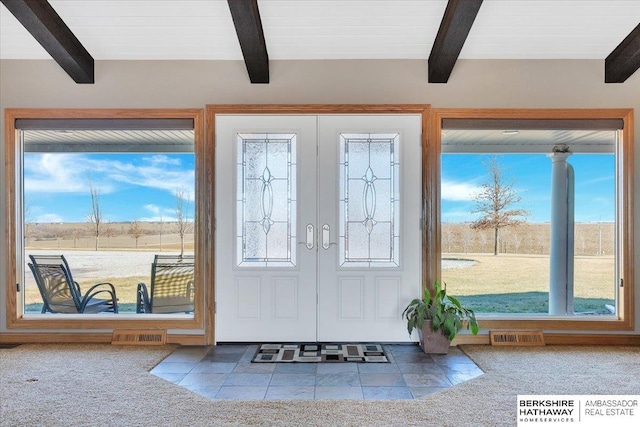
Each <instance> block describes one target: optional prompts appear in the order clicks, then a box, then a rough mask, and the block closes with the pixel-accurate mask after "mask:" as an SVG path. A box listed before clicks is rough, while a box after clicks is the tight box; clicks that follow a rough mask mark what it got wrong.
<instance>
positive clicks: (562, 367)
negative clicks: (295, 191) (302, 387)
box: [0, 345, 640, 426]
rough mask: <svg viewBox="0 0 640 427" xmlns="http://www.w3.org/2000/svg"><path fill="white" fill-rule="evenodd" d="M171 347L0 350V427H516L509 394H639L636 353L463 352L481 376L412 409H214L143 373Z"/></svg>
mask: <svg viewBox="0 0 640 427" xmlns="http://www.w3.org/2000/svg"><path fill="white" fill-rule="evenodd" d="M172 349H173V348H172V347H118V346H110V345H22V346H19V347H16V348H13V349H2V350H0V425H1V426H218V425H220V426H230V425H248V426H249V425H260V426H288V425H297V426H414V425H415V426H417V425H420V426H514V425H515V423H516V418H515V415H516V408H515V404H516V395H517V394H635V395H638V394H640V380H639V379H640V347H613V348H604V347H542V348H539V347H535V348H504V347H503V348H494V347H488V346H465V347H464V348H463V349H464V351H466V352H467V353H468V354H469V356H470V357H471V358H472V359H473V360H475V361H476V363H477V364H478V365H479V366H480V367H481V368H482V369H483V370H484V371H485V372H486V373H485V375H483V376H481V377H478V378H476V379H474V380H471V381H468V382H465V383H463V384H461V385H458V386H456V387H452V388H450V389H447V390H445V391H443V392H439V393H436V394H432V395H429V396H427V397H425V398H423V399H420V400H413V401H353V400H337V401H331V400H326V401H313V400H309V401H306V400H301V401H212V400H209V399H207V398H205V397H202V396H200V395H198V394H195V393H192V392H190V391H188V390H186V389H183V388H181V387H178V386H176V385H173V384H171V383H169V382H166V381H164V380H162V379H160V378H157V377H155V376H153V375H151V374H149V373H148V372H147V370H148V369H150V368H151V367H153V366H154V365H155V364H156V363H158V362H159V361H160V360H162V359H163V358H164V357H166V355H168V354H169V353H170V352H171V351H172Z"/></svg>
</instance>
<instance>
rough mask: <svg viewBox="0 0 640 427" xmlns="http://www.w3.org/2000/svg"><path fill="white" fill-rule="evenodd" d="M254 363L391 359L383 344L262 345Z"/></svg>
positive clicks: (382, 361) (381, 361) (380, 360)
mask: <svg viewBox="0 0 640 427" xmlns="http://www.w3.org/2000/svg"><path fill="white" fill-rule="evenodd" d="M252 362H377V363H388V362H389V359H388V358H387V355H386V354H385V352H384V349H383V348H382V345H381V344H262V345H261V346H260V348H258V351H257V352H256V355H255V356H254V357H253V360H252Z"/></svg>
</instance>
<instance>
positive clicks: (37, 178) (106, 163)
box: [24, 153, 195, 223]
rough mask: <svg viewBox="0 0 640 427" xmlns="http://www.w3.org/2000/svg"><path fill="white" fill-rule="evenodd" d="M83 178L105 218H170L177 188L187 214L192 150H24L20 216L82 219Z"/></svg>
mask: <svg viewBox="0 0 640 427" xmlns="http://www.w3.org/2000/svg"><path fill="white" fill-rule="evenodd" d="M89 182H91V184H92V186H93V187H94V188H95V189H97V190H98V191H99V201H100V209H101V211H102V213H103V219H104V220H105V221H106V222H121V221H134V220H138V221H161V220H162V221H165V222H170V221H174V220H175V218H176V204H177V197H176V192H177V191H182V192H183V193H184V195H185V196H186V198H187V199H188V200H189V201H190V203H189V207H188V211H189V212H188V216H189V217H190V218H191V219H192V218H193V200H194V183H195V174H194V155H193V154H151V153H148V154H147V153H145V154H140V153H136V154H119V153H118V154H87V153H25V154H24V183H25V188H24V192H25V206H26V209H25V211H26V216H27V218H26V221H27V222H36V223H47V222H87V218H88V216H89V215H90V214H91V212H92V207H91V195H90V192H89Z"/></svg>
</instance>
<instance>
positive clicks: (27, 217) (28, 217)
mask: <svg viewBox="0 0 640 427" xmlns="http://www.w3.org/2000/svg"><path fill="white" fill-rule="evenodd" d="M22 215H23V218H24V245H25V247H26V246H29V241H28V240H29V236H30V235H31V234H33V233H32V232H33V228H34V224H33V199H32V198H31V197H25V199H24V206H23V207H22Z"/></svg>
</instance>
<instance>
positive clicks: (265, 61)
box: [227, 0, 269, 83]
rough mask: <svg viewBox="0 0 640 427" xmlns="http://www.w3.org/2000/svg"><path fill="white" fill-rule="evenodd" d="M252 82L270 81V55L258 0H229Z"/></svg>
mask: <svg viewBox="0 0 640 427" xmlns="http://www.w3.org/2000/svg"><path fill="white" fill-rule="evenodd" d="M227 2H228V3H229V9H230V10H231V17H232V18H233V25H235V27H236V34H238V41H239V42H240V48H241V49H242V55H243V56H244V63H245V65H246V66H247V72H248V73H249V79H250V80H251V83H269V55H268V53H267V45H266V44H265V41H264V33H263V31H262V21H261V20H260V11H259V10H258V0H227Z"/></svg>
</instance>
